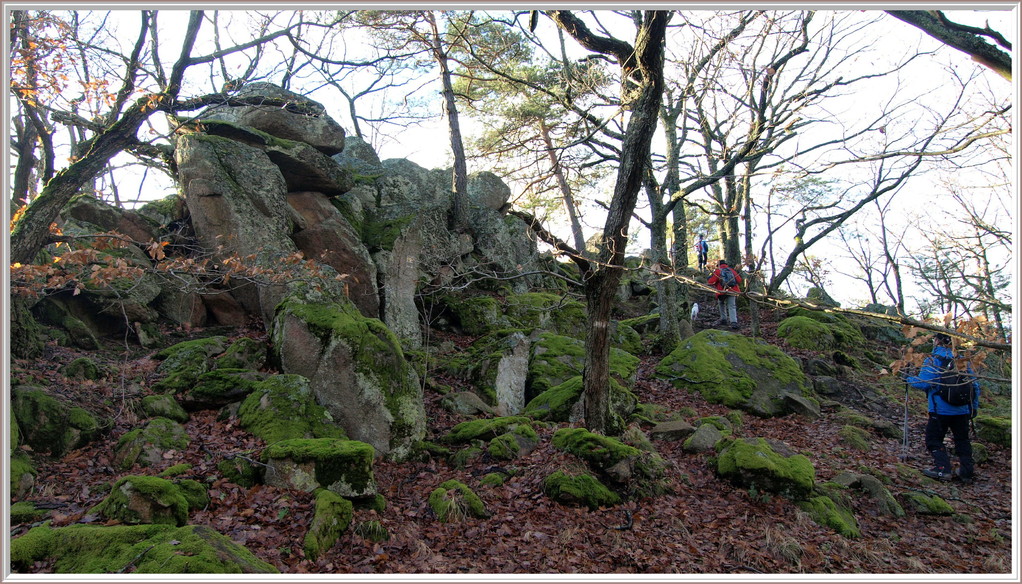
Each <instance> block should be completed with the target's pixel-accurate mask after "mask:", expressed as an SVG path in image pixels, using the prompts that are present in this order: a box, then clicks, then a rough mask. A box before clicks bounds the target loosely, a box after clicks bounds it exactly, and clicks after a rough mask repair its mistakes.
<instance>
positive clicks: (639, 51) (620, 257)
mask: <svg viewBox="0 0 1022 584" xmlns="http://www.w3.org/2000/svg"><path fill="white" fill-rule="evenodd" d="M547 14H548V15H549V16H550V17H551V18H552V19H553V20H554V22H556V23H557V25H558V26H560V27H561V28H563V29H564V30H565V31H566V32H567V33H568V34H570V35H572V36H573V37H575V38H576V39H577V40H578V41H579V43H580V44H582V46H584V47H586V48H588V49H590V50H592V51H596V52H599V53H603V54H608V55H613V56H615V57H617V60H618V63H619V64H620V66H621V77H622V95H623V96H624V98H625V100H624V101H625V102H626V104H627V107H628V108H629V109H630V110H631V115H630V116H629V118H628V126H627V129H626V131H625V139H624V142H623V143H622V145H621V161H620V166H619V167H618V174H617V181H616V183H615V185H614V196H613V198H612V199H611V203H610V208H609V209H608V212H607V221H606V223H605V224H604V228H603V234H602V239H601V241H600V245H599V251H598V254H599V255H598V259H599V261H598V262H595V264H590V263H588V262H584V263H581V264H580V267H586V268H588V273H587V271H586V270H583V277H584V279H585V296H586V307H587V309H588V311H589V314H588V317H589V331H588V333H587V335H586V357H585V365H584V367H583V373H582V379H583V386H584V393H585V424H586V427H587V428H588V429H589V430H590V431H593V432H599V433H606V432H607V431H608V429H610V421H611V420H610V336H609V323H610V313H611V307H612V303H613V299H614V294H615V292H616V289H617V285H618V282H619V281H620V279H621V274H622V272H623V270H624V253H625V245H626V244H627V241H628V224H629V222H630V221H631V217H632V211H634V209H635V204H636V201H637V199H638V194H639V189H640V188H641V187H642V181H643V177H644V175H645V172H646V169H647V165H648V164H649V150H650V142H651V141H652V139H653V134H654V132H655V131H656V127H657V116H658V113H659V110H660V101H661V99H662V97H663V90H664V79H663V63H664V39H665V36H666V31H667V23H668V21H669V20H670V17H671V13H670V12H669V11H659V10H655V11H645V13H644V14H643V19H642V24H641V25H640V27H639V30H638V33H637V34H636V38H635V47H634V48H633V47H632V46H631V45H629V44H628V43H626V42H623V41H620V40H618V39H613V38H606V37H599V36H596V35H594V34H593V33H592V32H590V31H589V30H588V28H587V27H586V26H585V25H584V24H583V23H582V22H581V21H579V20H578V19H577V18H575V16H574V15H573V14H572V13H571V12H567V11H561V10H555V11H549V12H547ZM577 261H579V260H577Z"/></svg>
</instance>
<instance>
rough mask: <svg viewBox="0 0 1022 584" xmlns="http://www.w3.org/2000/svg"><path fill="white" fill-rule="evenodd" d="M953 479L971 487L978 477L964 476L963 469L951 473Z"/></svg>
mask: <svg viewBox="0 0 1022 584" xmlns="http://www.w3.org/2000/svg"><path fill="white" fill-rule="evenodd" d="M951 477H952V478H955V479H958V480H960V481H962V484H963V485H971V484H972V482H973V481H974V480H976V476H975V475H973V474H962V469H960V468H956V469H955V470H954V471H952V472H951Z"/></svg>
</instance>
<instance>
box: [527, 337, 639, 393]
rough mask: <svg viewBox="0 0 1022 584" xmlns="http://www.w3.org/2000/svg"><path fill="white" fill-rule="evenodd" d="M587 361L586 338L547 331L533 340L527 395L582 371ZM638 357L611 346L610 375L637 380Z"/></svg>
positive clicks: (623, 381)
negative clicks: (581, 338) (583, 339)
mask: <svg viewBox="0 0 1022 584" xmlns="http://www.w3.org/2000/svg"><path fill="white" fill-rule="evenodd" d="M584 362H585V342H583V341H581V340H579V339H576V338H572V337H567V336H563V335H557V334H553V333H548V332H544V333H541V334H540V335H538V336H537V337H536V339H535V341H534V342H533V343H532V355H531V357H530V360H529V378H528V381H527V384H528V395H530V396H536V395H539V394H540V393H543V392H544V391H546V390H548V389H550V388H551V387H554V386H556V385H560V384H562V383H564V382H565V381H567V380H569V379H571V378H572V377H575V376H576V375H582V367H583V364H584ZM638 367H639V358H638V357H636V356H634V355H632V354H630V353H627V352H625V351H622V350H621V349H617V348H611V350H610V375H611V377H612V378H614V379H615V380H617V382H618V383H620V384H621V385H623V386H624V387H631V386H632V384H634V383H635V375H636V372H637V371H638Z"/></svg>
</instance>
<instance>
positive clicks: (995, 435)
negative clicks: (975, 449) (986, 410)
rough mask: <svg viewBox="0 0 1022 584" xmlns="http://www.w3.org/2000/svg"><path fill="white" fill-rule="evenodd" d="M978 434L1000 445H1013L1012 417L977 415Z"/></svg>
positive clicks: (986, 440)
mask: <svg viewBox="0 0 1022 584" xmlns="http://www.w3.org/2000/svg"><path fill="white" fill-rule="evenodd" d="M975 425H976V436H978V437H979V439H980V440H983V441H984V442H989V443H990V444H996V445H998V446H1007V447H1010V446H1011V418H999V417H996V416H984V415H979V416H976V419H975Z"/></svg>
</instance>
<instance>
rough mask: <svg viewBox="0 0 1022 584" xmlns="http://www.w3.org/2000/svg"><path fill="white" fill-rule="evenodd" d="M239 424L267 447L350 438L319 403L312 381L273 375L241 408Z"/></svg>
mask: <svg viewBox="0 0 1022 584" xmlns="http://www.w3.org/2000/svg"><path fill="white" fill-rule="evenodd" d="M238 424H239V425H240V426H241V427H242V428H244V429H245V430H248V431H249V432H251V433H253V434H255V435H256V436H258V437H260V438H262V439H263V440H265V441H266V442H267V443H268V444H272V443H274V442H278V441H280V440H291V439H295V438H347V435H345V433H344V429H343V428H341V427H340V426H338V425H337V424H336V423H334V419H333V417H332V416H331V415H330V412H328V411H327V410H326V408H324V407H323V406H321V405H319V404H317V403H316V400H315V398H314V397H313V395H312V387H311V386H310V385H309V380H308V379H306V378H305V377H302V376H301V375H287V374H283V375H272V376H270V377H268V378H266V379H265V380H263V381H261V382H258V383H256V384H255V385H254V386H253V388H252V392H251V393H250V394H249V396H248V397H246V398H245V401H244V402H242V404H241V407H240V408H239V409H238Z"/></svg>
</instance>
